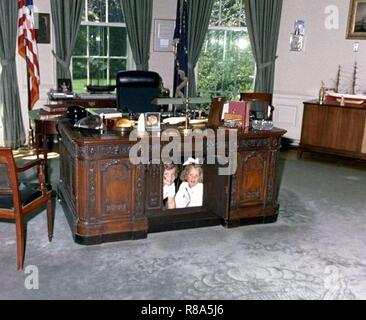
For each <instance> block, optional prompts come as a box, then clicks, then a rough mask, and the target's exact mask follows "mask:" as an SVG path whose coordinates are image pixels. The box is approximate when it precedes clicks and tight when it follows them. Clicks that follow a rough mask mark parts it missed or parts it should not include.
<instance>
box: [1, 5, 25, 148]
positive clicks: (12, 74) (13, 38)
mask: <svg viewBox="0 0 366 320" xmlns="http://www.w3.org/2000/svg"><path fill="white" fill-rule="evenodd" d="M17 25H18V1H14V0H1V1H0V62H1V66H2V69H1V74H0V109H1V111H2V112H1V113H2V115H3V128H4V144H5V146H6V147H11V148H17V147H20V146H22V145H24V144H25V132H24V125H23V119H22V110H21V105H20V97H19V88H18V80H17V70H16V64H15V50H16V42H17Z"/></svg>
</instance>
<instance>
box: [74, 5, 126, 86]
mask: <svg viewBox="0 0 366 320" xmlns="http://www.w3.org/2000/svg"><path fill="white" fill-rule="evenodd" d="M127 58H128V55H127V31H126V24H125V20H124V16H123V12H122V8H121V5H120V0H86V1H85V7H84V13H83V16H82V21H81V26H80V31H79V34H78V39H77V42H76V45H75V49H74V52H73V56H72V60H71V70H72V77H73V87H74V91H75V92H83V91H85V90H86V86H87V85H115V81H116V74H117V72H118V71H120V70H126V69H127Z"/></svg>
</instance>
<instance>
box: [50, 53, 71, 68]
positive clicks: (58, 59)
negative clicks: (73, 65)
mask: <svg viewBox="0 0 366 320" xmlns="http://www.w3.org/2000/svg"><path fill="white" fill-rule="evenodd" d="M52 54H53V56H54V57H55V59H56V61H57V62H58V63H59V64H60V65H61V66H63V67H64V68H65V69H68V68H69V65H70V63H67V61H69V60H70V59H65V60H62V59H61V58H60V57H59V56H58V55H57V54H56V52H55V51H53V50H52Z"/></svg>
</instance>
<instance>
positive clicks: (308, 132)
mask: <svg viewBox="0 0 366 320" xmlns="http://www.w3.org/2000/svg"><path fill="white" fill-rule="evenodd" d="M304 151H314V152H322V153H330V154H335V155H341V156H347V157H353V158H358V159H365V160H366V104H363V105H349V104H348V105H345V106H340V105H339V103H337V102H326V103H324V104H322V105H320V104H319V103H318V102H316V101H309V102H304V116H303V123H302V132H301V141H300V146H299V157H301V155H302V153H303V152H304Z"/></svg>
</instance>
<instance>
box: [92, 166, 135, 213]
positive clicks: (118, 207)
mask: <svg viewBox="0 0 366 320" xmlns="http://www.w3.org/2000/svg"><path fill="white" fill-rule="evenodd" d="M99 166H100V168H99V172H100V179H99V181H100V183H99V184H98V185H97V186H96V188H97V189H99V190H97V191H98V194H99V195H100V197H99V203H100V212H101V215H102V217H103V218H104V219H110V218H112V217H115V218H120V217H121V216H132V215H133V214H134V213H135V197H136V196H137V195H135V192H136V186H135V185H136V183H135V179H136V167H135V166H133V165H132V164H131V163H130V161H129V159H115V160H103V161H101V162H100V164H99ZM90 194H91V193H89V195H90Z"/></svg>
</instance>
